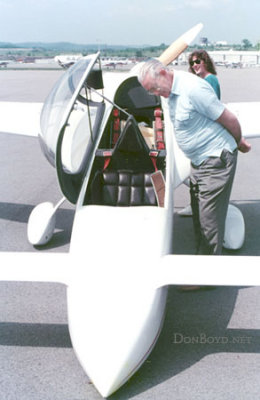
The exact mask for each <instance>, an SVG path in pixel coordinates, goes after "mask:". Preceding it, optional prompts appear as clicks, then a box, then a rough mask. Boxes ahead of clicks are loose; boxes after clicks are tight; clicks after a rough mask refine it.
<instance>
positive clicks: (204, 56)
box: [189, 50, 217, 75]
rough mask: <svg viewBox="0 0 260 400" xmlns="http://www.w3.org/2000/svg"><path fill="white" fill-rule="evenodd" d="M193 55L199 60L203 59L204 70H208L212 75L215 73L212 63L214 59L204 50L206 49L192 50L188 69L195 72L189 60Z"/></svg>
mask: <svg viewBox="0 0 260 400" xmlns="http://www.w3.org/2000/svg"><path fill="white" fill-rule="evenodd" d="M193 57H197V58H198V59H199V60H203V61H204V63H205V66H206V70H207V71H208V72H210V73H211V74H213V75H217V72H216V68H215V65H214V61H213V60H212V58H211V57H210V56H209V54H208V53H207V52H206V50H194V51H193V52H192V53H191V54H190V55H189V65H190V69H189V71H190V72H192V73H193V74H195V71H194V70H193V68H192V67H191V61H192V59H193Z"/></svg>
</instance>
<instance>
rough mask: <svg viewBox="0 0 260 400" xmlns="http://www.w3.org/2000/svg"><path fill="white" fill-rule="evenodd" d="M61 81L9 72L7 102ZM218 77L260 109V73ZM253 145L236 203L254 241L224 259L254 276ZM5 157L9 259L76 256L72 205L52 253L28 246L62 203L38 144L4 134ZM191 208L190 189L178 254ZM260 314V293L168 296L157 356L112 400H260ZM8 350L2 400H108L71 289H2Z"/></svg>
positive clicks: (257, 243) (1, 198) (6, 285)
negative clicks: (42, 220) (98, 384)
mask: <svg viewBox="0 0 260 400" xmlns="http://www.w3.org/2000/svg"><path fill="white" fill-rule="evenodd" d="M61 73H62V72H61V71H0V82H1V93H0V102H1V101H32V102H34V101H35V102H42V101H44V99H45V97H46V96H47V94H48V92H49V90H50V87H51V86H52V85H53V84H54V82H55V81H56V79H58V77H59V76H60V74H61ZM219 78H220V81H221V86H222V93H223V101H225V102H231V101H257V100H258V101H260V85H257V83H260V69H251V70H243V69H241V70H226V69H220V70H219ZM238 87H239V88H240V90H238ZM0 110H1V104H0ZM10 118H15V116H10ZM0 126H1V124H0ZM251 143H252V151H251V152H250V153H249V154H246V155H245V154H239V160H238V168H237V174H236V178H235V182H234V186H233V190H232V195H231V201H232V203H233V204H235V205H236V206H238V207H239V209H241V211H242V212H243V215H244V218H245V224H246V240H245V244H244V246H243V247H242V249H240V250H238V251H226V252H225V254H227V255H229V256H230V258H228V259H230V262H231V263H235V262H236V256H240V255H242V256H245V268H246V263H247V257H250V256H254V255H256V256H258V255H259V254H260V203H259V202H260V177H259V173H258V170H259V168H258V167H259V154H260V140H259V139H253V140H251ZM0 155H1V158H0V160H1V161H0V163H1V174H0V183H1V191H0V251H1V252H10V251H11V252H15V253H17V263H18V264H19V252H24V251H29V252H31V251H33V252H38V253H39V257H40V255H41V253H43V252H68V251H69V243H70V235H71V229H72V224H73V217H74V206H73V205H71V204H69V203H68V202H66V203H64V204H63V206H62V207H61V209H60V210H59V211H58V215H57V224H56V231H55V235H54V237H53V240H52V241H51V243H50V244H48V245H46V246H44V247H43V248H41V249H40V248H35V247H33V246H31V245H30V243H29V242H28V240H27V235H26V231H27V221H28V217H29V215H30V212H31V210H32V209H33V207H34V206H35V205H37V204H39V203H40V202H43V201H51V202H53V203H56V202H57V201H58V200H59V199H60V198H61V197H62V194H61V191H60V189H59V186H58V182H57V177H56V172H55V169H54V168H53V167H51V166H50V165H49V164H48V162H47V161H46V159H45V157H44V155H43V154H42V152H41V149H40V146H39V143H38V139H37V138H36V137H29V136H26V135H22V136H21V135H10V134H9V133H6V132H1V133H0ZM188 202H189V193H188V188H187V187H186V186H184V185H182V186H180V187H179V188H178V189H177V191H176V195H175V211H176V214H175V236H174V252H175V253H177V254H184V253H185V254H193V251H194V245H193V243H194V242H193V232H192V221H191V218H189V217H180V216H178V215H177V211H178V210H179V209H181V208H182V207H184V206H186V205H187V204H188ZM0 262H1V254H0ZM220 262H221V257H220ZM1 268H8V265H2V264H1ZM21 268H22V266H21ZM36 268H37V266H36ZM227 268H228V265H227ZM259 308H260V289H259V287H218V288H208V290H201V291H198V292H189V293H184V292H181V291H180V290H179V288H178V287H175V286H171V287H169V295H168V301H167V308H166V315H165V323H164V326H163V330H162V333H161V335H160V337H159V339H158V342H157V343H156V346H155V348H154V350H153V351H152V353H151V355H150V356H149V358H148V359H147V360H146V361H145V363H144V364H143V366H142V367H141V368H140V369H139V371H137V373H136V374H135V375H134V376H133V377H132V378H131V379H130V380H129V382H127V383H126V384H125V385H124V386H123V387H122V388H121V389H120V390H119V391H118V392H116V393H115V394H114V395H112V396H111V399H115V400H126V399H138V400H139V399H140V400H148V399H149V400H150V399H153V400H155V399H156V400H157V399H160V400H172V399H176V400H194V399H195V400H204V399H205V400H209V399H210V400H222V399H223V400H233V399H234V400H258V399H259V391H260V383H259V376H260V355H259V350H260V331H259V329H260V313H259ZM0 345H1V346H0V376H1V379H0V400H7V399H8V400H17V399H19V400H98V399H101V396H100V395H99V393H98V392H97V391H96V389H95V388H94V386H93V385H92V383H91V382H90V381H89V379H88V377H87V376H86V374H85V373H84V371H83V370H82V368H81V366H80V365H79V362H78V361H77V358H76V355H75V353H74V351H73V349H72V347H71V342H70V336H69V331H68V320H67V305H66V287H65V286H64V285H62V284H53V283H31V282H25V283H24V282H23V283H22V282H0Z"/></svg>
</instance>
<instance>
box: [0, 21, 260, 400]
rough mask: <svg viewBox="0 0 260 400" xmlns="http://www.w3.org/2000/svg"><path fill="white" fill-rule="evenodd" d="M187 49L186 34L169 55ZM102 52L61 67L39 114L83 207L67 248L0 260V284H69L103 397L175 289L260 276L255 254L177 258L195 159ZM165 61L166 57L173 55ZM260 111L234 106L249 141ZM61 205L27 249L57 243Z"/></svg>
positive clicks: (44, 143) (33, 229)
mask: <svg viewBox="0 0 260 400" xmlns="http://www.w3.org/2000/svg"><path fill="white" fill-rule="evenodd" d="M196 29H197V28H196ZM196 32H197V30H196ZM193 34H194V31H193ZM185 38H186V36H185ZM185 46H187V43H186V42H185V40H183V37H181V40H177V45H176V43H175V45H174V46H173V47H171V48H170V53H171V57H170V58H173V56H172V54H173V53H174V57H175V56H176V54H179V53H180V52H181V51H183V48H184V47H185ZM176 48H178V49H177V50H176ZM99 57H100V56H99V53H97V54H92V55H89V56H87V57H83V58H81V59H79V60H78V61H77V62H76V63H75V64H74V65H73V66H72V67H71V68H70V69H68V70H67V71H65V72H64V74H63V75H62V77H61V78H60V79H59V81H58V82H57V84H56V85H55V86H54V88H53V89H52V91H51V93H50V94H49V96H48V98H47V100H46V102H45V104H44V106H43V108H42V111H41V121H40V125H41V132H40V136H39V138H40V142H41V147H42V149H43V151H44V154H45V155H46V158H47V159H48V161H49V162H50V163H51V164H52V165H53V166H54V167H55V168H56V171H57V176H58V181H59V185H60V188H61V190H62V192H63V194H64V198H63V199H61V202H62V201H63V200H64V199H68V200H69V201H70V202H71V203H73V204H75V205H76V212H75V219H74V223H73V230H72V235H71V245H70V252H69V254H57V253H56V254H53V253H45V254H41V256H39V255H38V254H37V253H21V254H20V256H19V265H17V262H16V256H15V254H8V253H6V254H3V255H2V256H1V261H2V265H5V263H6V265H8V268H7V269H6V270H1V273H0V279H1V280H22V281H33V280H34V281H52V282H62V283H64V284H66V285H67V287H68V291H67V301H68V320H69V330H70V335H71V339H72V344H73V347H74V349H75V352H76V354H77V356H78V359H79V361H80V363H81V365H82V367H83V369H84V370H85V371H86V373H87V375H88V376H89V378H90V379H91V381H92V382H93V384H94V385H95V387H96V388H97V390H98V391H99V392H100V394H101V395H102V396H103V397H107V396H109V395H111V394H112V393H113V392H115V391H116V390H117V389H118V388H119V387H120V386H122V385H123V384H124V382H126V381H127V380H128V379H129V378H130V376H132V375H133V374H134V372H135V371H136V370H137V369H138V368H139V367H140V366H141V364H142V363H143V362H144V360H145V359H146V358H147V356H148V355H149V353H150V352H151V350H152V349H153V346H154V345H155V343H156V340H157V338H158V336H159V334H160V331H161V328H162V325H163V319H164V312H165V304H166V298H167V287H168V285H170V284H174V285H182V284H185V285H214V286H216V285H235V286H237V285H259V284H260V278H259V274H258V262H257V258H256V257H251V258H250V261H247V266H246V268H244V262H243V258H242V257H237V258H236V263H231V264H230V263H229V264H228V267H227V266H226V264H225V262H224V261H225V258H226V257H225V256H223V257H222V259H221V260H222V261H223V262H221V263H219V257H210V259H209V258H208V257H206V256H196V257H193V256H184V255H183V256H177V255H173V254H172V242H173V241H172V238H173V214H174V189H175V188H176V187H177V186H178V185H180V184H181V183H182V182H184V181H185V179H187V177H188V176H189V162H188V160H187V159H186V158H185V156H184V155H183V153H182V152H181V151H180V149H179V148H178V147H177V144H176V143H175V140H174V132H173V127H172V123H171V121H170V119H169V112H168V106H167V102H166V101H164V99H161V98H160V97H157V96H151V95H148V94H147V92H146V91H145V90H144V89H143V88H142V87H141V85H140V84H139V82H138V80H137V77H136V72H135V70H133V71H131V72H129V73H120V74H119V73H117V74H116V73H113V81H112V80H111V79H110V74H109V73H107V74H103V73H102V69H101V67H100V61H99ZM162 60H164V62H165V63H166V62H168V61H166V60H169V54H168V53H167V52H166V53H165V54H164V56H163V57H162ZM259 104H260V103H257V104H255V105H253V106H252V108H254V107H255V109H252V108H251V107H248V108H247V105H245V104H232V105H229V106H230V107H231V108H232V109H233V110H235V112H237V113H238V114H239V118H240V120H241V123H242V126H243V131H244V132H245V133H248V134H249V136H258V135H259V133H260V131H259V126H257V124H256V119H255V118H253V116H254V112H255V110H256V109H259ZM256 115H257V114H256ZM250 120H251V121H252V124H251V125H249V123H248V121H250ZM158 171H159V172H158ZM61 202H60V203H61ZM60 203H58V204H57V206H55V207H54V206H53V205H52V203H49V202H47V203H42V204H39V205H38V206H36V207H35V209H34V210H33V211H32V214H31V216H30V219H29V221H28V238H29V240H30V242H31V243H32V244H34V245H36V244H37V245H40V244H44V243H46V242H48V241H49V240H51V237H52V234H53V231H54V227H55V215H56V210H57V207H58V206H59V205H60ZM228 218H229V219H231V217H230V215H229V217H228ZM232 219H233V222H232V223H230V222H228V223H227V226H228V230H227V232H226V235H227V236H226V237H227V238H228V239H229V240H230V243H231V244H232V243H233V244H234V243H235V245H240V243H241V241H243V238H244V226H243V219H242V218H241V213H240V212H237V213H232ZM233 226H235V227H236V229H235V232H234V230H233ZM104 232H106V233H107V234H106V235H105V234H104ZM151 247H152V251H151ZM191 260H192V262H191ZM209 263H210V268H209ZM227 268H228V271H227ZM228 272H229V273H228Z"/></svg>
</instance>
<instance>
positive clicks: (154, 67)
mask: <svg viewBox="0 0 260 400" xmlns="http://www.w3.org/2000/svg"><path fill="white" fill-rule="evenodd" d="M162 69H166V68H165V66H164V65H163V64H162V63H161V62H160V61H159V60H157V59H156V58H150V59H149V60H148V61H145V62H144V63H143V65H142V66H141V67H140V69H139V71H138V76H137V78H138V80H139V82H140V83H141V84H142V82H144V80H145V78H146V77H147V75H148V76H149V77H150V78H152V79H156V78H157V77H158V76H159V74H160V71H161V70H162Z"/></svg>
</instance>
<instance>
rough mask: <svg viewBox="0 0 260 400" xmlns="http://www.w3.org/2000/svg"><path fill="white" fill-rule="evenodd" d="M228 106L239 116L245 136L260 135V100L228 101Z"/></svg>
mask: <svg viewBox="0 0 260 400" xmlns="http://www.w3.org/2000/svg"><path fill="white" fill-rule="evenodd" d="M226 106H227V108H228V109H229V110H230V111H231V112H233V114H235V115H236V116H237V118H238V120H239V122H240V124H241V128H242V134H243V136H244V137H246V138H250V137H251V138H252V137H259V136H260V123H259V115H260V102H244V103H227V104H226Z"/></svg>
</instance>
